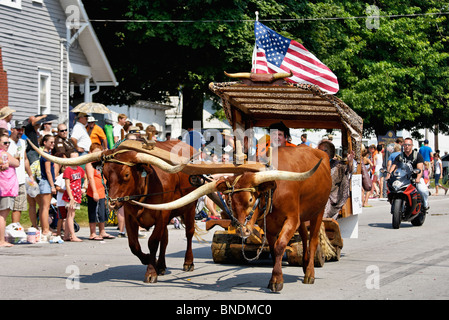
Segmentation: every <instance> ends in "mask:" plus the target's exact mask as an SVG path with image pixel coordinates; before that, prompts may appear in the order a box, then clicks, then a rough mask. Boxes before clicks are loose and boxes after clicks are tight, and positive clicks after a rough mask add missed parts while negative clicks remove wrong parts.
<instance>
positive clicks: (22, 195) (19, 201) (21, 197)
mask: <svg viewBox="0 0 449 320" xmlns="http://www.w3.org/2000/svg"><path fill="white" fill-rule="evenodd" d="M27 210H28V201H27V191H26V187H25V184H20V185H19V194H18V195H17V197H16V198H15V199H14V209H13V210H12V211H27Z"/></svg>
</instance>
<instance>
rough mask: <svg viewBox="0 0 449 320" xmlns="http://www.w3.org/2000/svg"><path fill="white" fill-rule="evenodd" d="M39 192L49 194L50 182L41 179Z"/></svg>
mask: <svg viewBox="0 0 449 320" xmlns="http://www.w3.org/2000/svg"><path fill="white" fill-rule="evenodd" d="M39 191H40V193H41V194H48V193H51V186H50V182H48V180H45V179H41V181H39Z"/></svg>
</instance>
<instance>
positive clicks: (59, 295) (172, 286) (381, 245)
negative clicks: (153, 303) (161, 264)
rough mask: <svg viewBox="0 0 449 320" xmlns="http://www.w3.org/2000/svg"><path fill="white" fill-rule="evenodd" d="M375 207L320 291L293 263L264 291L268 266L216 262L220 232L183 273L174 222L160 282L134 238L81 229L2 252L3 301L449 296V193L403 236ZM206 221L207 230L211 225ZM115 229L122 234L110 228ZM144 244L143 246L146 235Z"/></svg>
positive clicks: (323, 272) (405, 227)
mask: <svg viewBox="0 0 449 320" xmlns="http://www.w3.org/2000/svg"><path fill="white" fill-rule="evenodd" d="M370 204H371V205H373V206H372V207H370V208H364V210H363V213H362V214H361V215H359V236H358V239H345V240H344V247H343V249H342V256H341V259H340V261H338V262H327V263H326V264H325V265H324V267H323V268H317V269H316V271H315V273H316V280H315V284H313V285H305V284H303V283H302V280H303V271H302V268H300V267H293V266H288V264H287V262H285V263H284V267H283V272H284V281H285V283H284V289H283V290H282V292H281V293H276V294H274V293H271V292H269V290H268V289H266V286H267V284H268V281H269V279H270V276H271V265H270V261H268V260H266V261H258V262H256V263H252V264H250V265H218V264H215V263H214V262H213V261H212V257H211V249H210V246H211V239H212V236H213V233H214V231H215V230H214V229H213V230H211V231H209V233H207V234H206V235H205V236H203V238H204V240H205V241H202V242H201V241H197V240H194V244H193V247H194V250H193V253H194V256H195V270H194V271H193V272H184V271H182V264H183V257H184V250H185V245H186V241H185V237H184V230H182V229H181V230H177V229H174V228H173V226H169V230H170V236H169V245H168V249H167V266H168V272H167V274H166V275H164V276H160V277H159V281H158V282H157V283H155V284H145V283H143V277H144V274H145V270H146V267H145V266H143V265H141V264H140V262H139V260H138V259H137V258H136V257H135V256H134V255H133V254H132V253H131V251H130V250H129V248H128V243H127V239H123V238H122V239H118V238H116V239H113V240H104V241H101V242H100V241H89V240H87V236H88V230H87V228H82V229H81V230H80V232H79V233H78V236H79V237H81V238H82V239H84V241H83V242H82V243H70V242H66V243H63V244H27V245H16V246H14V247H13V248H0V261H1V263H0V288H1V290H0V299H1V300H5V299H6V300H8V299H38V300H39V299H51V300H52V299H70V300H72V299H75V300H77V299H82V300H96V299H106V300H110V299H146V300H190V301H192V300H198V301H202V300H213V301H227V300H229V299H232V300H258V301H268V300H271V301H272V300H277V299H281V300H296V299H298V300H299V299H317V300H326V299H337V300H358V299H381V300H382V299H403V300H417V299H418V300H419V299H448V298H449V245H448V244H447V235H448V234H449V205H448V204H449V196H447V197H445V196H432V197H431V198H430V205H431V209H430V212H429V215H428V216H427V219H426V221H425V223H424V225H423V226H422V227H413V226H412V225H411V224H410V223H402V225H401V228H400V229H398V230H393V229H392V227H391V215H390V213H389V204H388V203H387V202H386V201H381V200H372V201H370ZM199 225H200V227H202V228H204V223H201V222H200V223H199ZM216 228H217V227H216ZM108 231H109V232H110V233H111V234H116V233H117V231H116V230H114V228H112V227H108ZM148 235H149V233H147V238H148ZM140 241H141V244H142V246H143V247H144V248H145V247H146V239H141V240H140ZM145 251H147V250H145ZM198 301H197V302H198ZM180 311H181V312H184V311H182V310H180ZM173 312H174V311H173ZM186 312H188V310H187V311H186Z"/></svg>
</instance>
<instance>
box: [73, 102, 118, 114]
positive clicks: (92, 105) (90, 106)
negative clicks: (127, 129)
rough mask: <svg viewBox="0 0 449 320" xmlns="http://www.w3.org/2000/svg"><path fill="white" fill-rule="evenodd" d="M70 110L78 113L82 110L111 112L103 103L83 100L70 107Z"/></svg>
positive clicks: (86, 111) (87, 111)
mask: <svg viewBox="0 0 449 320" xmlns="http://www.w3.org/2000/svg"><path fill="white" fill-rule="evenodd" d="M71 112H74V113H78V112H84V113H103V114H105V113H111V110H109V109H108V108H107V107H106V106H105V105H104V104H101V103H98V102H83V103H80V104H79V105H77V106H76V107H75V108H73V109H72V111H71Z"/></svg>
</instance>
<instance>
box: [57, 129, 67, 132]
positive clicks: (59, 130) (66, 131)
mask: <svg viewBox="0 0 449 320" xmlns="http://www.w3.org/2000/svg"><path fill="white" fill-rule="evenodd" d="M59 132H67V129H65V130H59Z"/></svg>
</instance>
